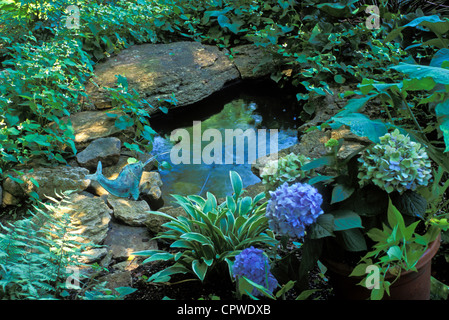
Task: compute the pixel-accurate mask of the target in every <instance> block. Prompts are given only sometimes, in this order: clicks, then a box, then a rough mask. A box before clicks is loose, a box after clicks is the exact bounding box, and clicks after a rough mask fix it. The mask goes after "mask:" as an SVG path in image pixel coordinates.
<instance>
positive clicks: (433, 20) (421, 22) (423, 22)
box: [384, 15, 449, 43]
mask: <svg viewBox="0 0 449 320" xmlns="http://www.w3.org/2000/svg"><path fill="white" fill-rule="evenodd" d="M418 26H423V27H426V28H429V29H430V30H431V31H432V32H434V33H435V35H437V36H438V35H443V34H445V33H446V32H447V31H449V21H448V20H447V19H445V20H441V19H440V17H439V16H437V15H432V16H423V17H419V18H416V19H414V20H412V21H410V22H409V23H407V24H406V25H404V26H402V27H399V28H396V29H394V30H393V31H391V32H390V33H389V34H388V35H387V36H386V37H385V39H384V43H386V42H390V41H391V40H393V39H394V38H396V37H397V36H398V35H399V34H400V33H401V32H402V30H404V29H405V28H407V27H418Z"/></svg>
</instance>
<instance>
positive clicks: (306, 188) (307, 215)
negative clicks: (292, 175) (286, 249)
mask: <svg viewBox="0 0 449 320" xmlns="http://www.w3.org/2000/svg"><path fill="white" fill-rule="evenodd" d="M270 195H271V199H270V200H269V201H268V205H267V210H266V217H267V218H268V224H269V227H270V228H271V229H272V230H273V231H275V232H277V233H279V234H281V235H286V236H289V237H298V238H301V237H303V236H304V233H305V230H306V227H307V226H309V225H311V224H313V223H314V222H315V221H316V219H317V218H318V216H320V215H321V214H323V210H322V209H321V204H322V203H323V197H322V196H321V194H320V193H319V192H318V190H317V189H316V188H315V187H313V186H311V185H309V184H307V183H300V182H298V183H295V184H292V185H289V184H288V183H286V182H285V183H284V184H282V185H281V186H280V187H278V188H277V189H276V190H275V191H271V192H270Z"/></svg>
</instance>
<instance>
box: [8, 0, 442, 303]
mask: <svg viewBox="0 0 449 320" xmlns="http://www.w3.org/2000/svg"><path fill="white" fill-rule="evenodd" d="M69 5H76V6H77V8H78V9H79V12H78V14H77V13H76V12H72V11H71V12H68V11H67V10H66V9H67V7H68V6H69ZM368 5H371V3H368V1H358V0H342V1H340V2H336V1H324V0H322V1H313V0H305V1H293V0H286V1H283V0H278V1H275V0H270V1H260V0H254V1H249V0H239V1H228V0H209V1H206V0H191V1H175V0H163V1H151V0H133V1H124V0H123V1H122V0H118V1H100V0H97V1H91V0H78V1H74V2H73V1H71V2H69V1H65V0H60V1H49V0H39V1H30V0H21V1H19V0H1V1H0V10H1V16H0V154H1V157H0V175H1V177H2V179H4V178H6V177H8V176H9V177H11V178H12V179H16V180H17V181H19V182H20V179H17V178H14V177H12V176H11V175H9V174H8V170H10V169H17V168H18V165H27V164H28V163H30V161H31V160H37V161H42V162H43V163H46V164H65V163H66V159H67V157H69V156H72V155H74V154H76V152H77V150H76V147H75V144H74V142H73V140H74V136H73V134H74V133H73V129H72V127H71V123H70V121H68V116H69V115H71V114H73V113H76V112H78V111H81V110H83V104H82V103H81V101H82V97H83V96H85V93H84V86H85V84H86V82H87V81H94V80H92V78H91V77H92V76H93V74H94V73H93V70H94V66H95V64H96V63H98V62H100V61H102V60H103V59H106V58H107V57H109V56H111V55H113V54H114V53H117V52H119V51H120V50H122V49H124V48H127V47H129V46H132V45H134V44H140V43H167V42H173V41H180V40H190V41H200V42H202V43H205V44H212V45H217V46H219V47H220V48H226V49H228V51H229V55H230V58H231V59H232V55H233V47H235V46H237V45H241V44H252V45H254V46H258V47H261V48H264V49H266V50H267V51H269V52H271V53H272V54H273V55H274V56H275V57H277V58H279V59H281V60H282V61H283V65H281V66H280V67H279V69H278V70H276V71H275V72H274V73H273V74H272V75H271V79H272V80H273V81H275V82H277V83H278V84H279V85H280V86H283V85H286V84H288V85H293V87H295V88H297V92H298V94H297V99H298V100H304V101H305V102H306V103H305V105H304V108H303V111H302V118H303V120H304V121H307V120H310V119H311V118H312V117H313V115H314V114H315V112H316V111H317V108H318V106H319V103H317V101H319V98H320V97H324V96H326V95H335V96H337V95H338V92H337V89H338V88H340V87H345V88H348V89H347V91H345V92H344V93H343V94H342V95H341V97H338V98H346V99H348V98H349V97H352V99H349V100H348V103H347V104H346V107H345V108H344V109H343V110H342V111H341V112H340V113H338V114H337V115H336V116H335V117H333V118H332V119H331V120H329V121H327V122H326V123H324V124H321V126H320V127H319V128H316V127H314V128H311V129H322V128H325V127H329V126H330V127H333V128H336V127H339V126H341V125H346V126H348V127H349V128H350V129H351V130H352V131H353V132H354V133H356V134H358V135H360V136H366V137H368V138H370V139H371V140H372V141H373V142H377V141H378V138H379V137H380V136H382V135H383V134H385V133H386V132H387V131H388V130H390V129H393V128H400V130H401V132H406V133H407V134H409V135H410V136H411V137H413V139H414V140H417V141H419V142H421V143H423V144H424V145H426V146H427V152H428V153H429V156H430V158H431V160H432V161H433V164H434V166H435V167H436V166H439V167H440V168H441V169H442V172H443V175H444V176H446V175H447V173H448V172H449V161H448V159H447V154H446V151H448V149H449V111H448V109H449V97H448V96H449V95H448V87H449V64H448V62H447V61H448V60H449V37H448V34H449V32H448V31H449V20H448V18H447V17H445V16H444V14H445V13H446V12H447V7H446V6H444V4H443V2H441V4H440V2H438V3H435V4H433V5H429V3H428V2H426V1H417V0H414V1H413V0H410V1H407V0H404V1H399V0H397V1H383V0H380V1H378V2H377V6H378V9H379V12H378V13H379V16H373V15H372V13H370V12H369V11H368V13H367V12H366V11H365V9H366V8H367V7H368ZM377 23H378V24H377ZM118 85H119V89H123V90H111V96H112V97H113V100H114V101H115V106H116V107H117V108H119V109H121V110H123V112H124V113H123V115H122V116H120V117H118V118H117V121H116V125H117V126H120V127H122V128H126V127H127V126H134V125H137V128H138V130H137V131H136V136H135V138H134V144H127V145H126V146H127V147H128V148H130V149H131V150H134V151H140V152H148V151H151V150H150V149H151V141H152V138H153V136H154V133H155V132H154V131H153V130H152V129H151V127H150V126H149V122H148V117H147V116H148V114H145V113H142V111H141V110H142V109H143V108H140V107H141V106H142V104H144V103H145V101H141V100H140V99H139V97H137V96H134V95H133V93H131V92H128V91H127V84H126V79H120V78H119V84H118ZM317 99H318V100H317ZM373 100H375V101H376V103H380V105H381V107H382V108H381V112H382V113H383V114H384V115H385V116H384V118H385V119H388V121H387V122H383V121H380V120H375V119H369V118H368V117H367V116H366V115H364V114H362V113H361V110H363V108H364V107H365V106H367V105H368V107H369V103H370V102H371V101H373ZM153 107H154V108H159V107H161V106H159V105H154V106H153ZM51 124H52V125H51ZM55 124H56V125H55ZM147 146H150V147H149V148H148V147H147ZM18 172H19V174H20V171H18ZM34 197H35V199H34V200H35V201H37V200H38V197H37V195H36V194H34ZM432 209H433V210H434V211H435V212H440V211H443V210H444V209H445V204H444V202H441V204H440V205H436V206H435V208H432ZM50 221H53V220H50ZM52 223H56V222H52ZM21 228H23V227H21V226H17V227H16V231H13V232H10V233H8V236H5V237H2V240H1V242H0V249H1V251H0V253H1V255H0V265H1V266H2V268H1V269H0V281H1V283H2V287H1V290H2V291H0V296H2V297H10V298H12V297H15V298H44V297H49V296H51V297H60V296H61V292H63V290H59V287H60V281H63V279H65V278H66V277H67V274H64V273H63V272H60V273H58V272H57V273H54V272H53V271H52V270H53V268H55V267H60V268H61V270H62V269H63V267H66V266H67V265H68V262H67V261H68V260H67V259H69V257H68V256H64V259H60V260H55V258H54V256H53V251H52V250H53V249H52V250H50V249H49V248H53V246H55V243H54V241H59V240H57V238H58V237H59V239H63V235H64V232H65V231H64V230H63V229H61V232H56V235H57V236H58V237H56V240H55V238H52V237H50V238H51V239H47V240H48V241H44V238H42V239H40V238H39V237H40V236H41V235H43V234H45V232H44V233H42V234H41V233H39V232H37V233H35V234H34V235H35V237H36V241H37V244H36V246H38V247H36V249H25V248H22V247H21V246H20V243H19V247H17V248H19V249H20V250H26V251H27V252H28V256H30V257H31V258H30V259H31V260H27V259H18V256H17V255H14V254H12V253H8V251H7V249H5V248H9V247H10V243H12V242H11V241H13V240H14V238H13V237H18V236H20V234H21V232H22V231H21V230H22V229H21ZM56 230H60V229H56ZM6 231H10V230H9V229H6ZM39 239H40V240H39ZM443 239H444V237H443ZM41 240H42V241H41ZM14 241H18V240H14ZM42 247H46V248H48V250H49V251H48V252H47V253H45V252H42V251H41V250H40V248H42ZM55 248H59V249H57V250H62V247H61V245H58V246H56V247H55ZM8 250H9V249H8ZM55 250H56V249H55ZM55 254H56V253H55ZM38 257H39V258H38ZM61 257H62V256H61ZM33 259H35V260H33ZM41 259H43V262H42V261H41ZM29 261H32V263H31V264H30V263H29ZM38 263H39V264H40V263H42V264H43V265H47V263H48V269H46V268H44V269H45V270H44V271H43V273H42V275H41V276H40V278H39V280H38V282H36V283H35V284H34V285H33V281H34V280H32V279H31V276H32V274H33V273H32V272H34V271H33V270H34V269H33V266H34V265H35V264H38ZM26 268H28V269H26ZM47 271H48V274H47V273H46V272H47ZM27 272H29V273H28V274H27ZM50 275H51V276H50ZM58 281H59V282H58ZM24 283H25V285H24ZM19 284H20V285H19ZM18 286H19V287H20V289H18ZM35 286H38V287H39V289H38V290H37V289H35Z"/></svg>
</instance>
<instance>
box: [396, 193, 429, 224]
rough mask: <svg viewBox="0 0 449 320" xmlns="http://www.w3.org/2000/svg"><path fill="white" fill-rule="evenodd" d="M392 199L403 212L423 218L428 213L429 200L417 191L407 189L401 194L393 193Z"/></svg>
mask: <svg viewBox="0 0 449 320" xmlns="http://www.w3.org/2000/svg"><path fill="white" fill-rule="evenodd" d="M391 200H392V202H393V204H394V206H395V207H396V208H397V209H398V210H399V212H401V213H402V214H405V215H408V216H412V217H420V218H423V217H424V215H425V213H426V209H427V200H426V198H424V197H423V196H421V195H420V194H419V193H418V192H416V191H411V190H407V191H406V192H404V193H403V194H401V195H399V194H397V195H396V196H394V195H392V196H391Z"/></svg>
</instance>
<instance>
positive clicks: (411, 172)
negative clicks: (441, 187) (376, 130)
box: [358, 129, 432, 194]
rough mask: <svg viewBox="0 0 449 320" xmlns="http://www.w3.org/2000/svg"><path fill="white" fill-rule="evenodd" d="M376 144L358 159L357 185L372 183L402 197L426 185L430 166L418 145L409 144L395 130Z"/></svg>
mask: <svg viewBox="0 0 449 320" xmlns="http://www.w3.org/2000/svg"><path fill="white" fill-rule="evenodd" d="M379 140H380V141H379V143H378V144H376V145H374V146H373V147H372V148H370V149H367V150H365V152H364V153H363V154H362V156H361V157H360V158H359V159H358V160H359V162H361V166H360V169H359V174H358V178H359V179H360V185H362V186H363V185H365V184H368V183H373V184H375V185H376V186H378V187H380V188H381V189H383V190H385V191H386V192H388V193H391V192H393V191H398V192H399V193H400V194H402V193H403V192H404V191H406V190H412V191H414V190H416V189H417V188H418V187H419V186H426V185H427V184H428V183H429V180H430V179H431V177H432V175H431V163H430V160H429V157H428V155H427V153H426V151H425V149H424V147H422V146H421V144H419V143H416V142H414V141H411V140H410V137H409V136H405V135H403V134H401V133H400V132H399V130H398V129H396V130H395V131H394V132H392V133H387V134H385V135H384V136H382V137H380V138H379Z"/></svg>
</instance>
